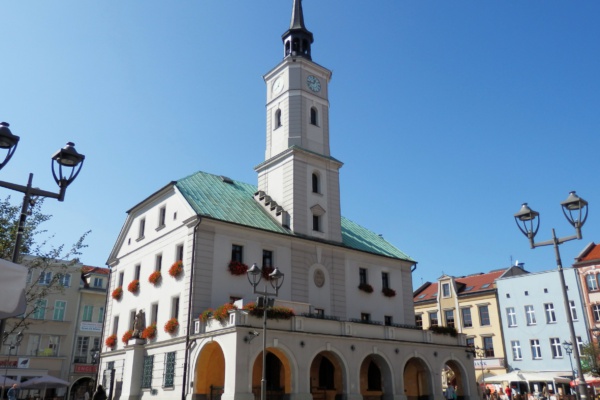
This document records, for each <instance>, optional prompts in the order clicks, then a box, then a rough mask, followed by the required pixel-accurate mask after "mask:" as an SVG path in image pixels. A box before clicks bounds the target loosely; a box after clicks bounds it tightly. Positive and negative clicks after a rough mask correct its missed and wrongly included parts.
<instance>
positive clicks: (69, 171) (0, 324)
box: [0, 122, 85, 332]
mask: <svg viewBox="0 0 600 400" xmlns="http://www.w3.org/2000/svg"><path fill="white" fill-rule="evenodd" d="M9 126H10V125H9V124H8V123H6V122H0V149H3V150H6V156H5V157H4V160H3V161H2V162H0V169H2V168H4V166H5V165H6V164H7V163H8V161H10V159H11V158H12V156H13V154H14V153H15V150H16V149H17V145H18V144H19V139H20V138H19V136H16V135H13V134H12V132H11V131H10V129H9ZM74 146H75V145H74V144H73V143H72V142H68V143H67V145H66V146H65V147H63V148H62V149H60V150H58V151H57V152H56V153H54V154H53V155H52V164H51V167H52V175H53V176H54V181H55V182H56V184H57V185H58V187H59V189H60V190H59V192H58V193H54V192H49V191H46V190H41V189H38V188H34V187H32V186H31V185H32V181H33V174H31V173H30V174H29V180H28V181H27V186H23V185H17V184H14V183H10V182H4V181H0V187H5V188H7V189H11V190H16V191H17V192H21V193H23V194H24V196H23V204H22V206H21V215H20V218H19V223H18V225H17V237H16V239H15V247H14V249H13V256H12V262H14V263H17V262H18V261H19V255H20V248H21V242H22V240H23V231H24V230H25V221H26V219H27V213H28V211H29V207H30V206H32V205H33V204H35V199H36V198H37V197H49V198H53V199H57V200H58V201H64V199H65V193H66V191H67V187H68V186H69V185H70V184H71V183H72V182H73V181H74V180H75V178H77V175H79V172H80V171H81V167H82V166H83V161H84V160H85V156H84V155H83V154H79V153H78V152H77V150H75V147H74ZM3 331H4V320H0V332H3Z"/></svg>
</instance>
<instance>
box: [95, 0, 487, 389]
mask: <svg viewBox="0 0 600 400" xmlns="http://www.w3.org/2000/svg"><path fill="white" fill-rule="evenodd" d="M282 39H283V60H282V61H281V62H280V63H279V64H278V65H277V66H275V67H274V68H273V69H272V70H271V71H269V72H267V74H266V75H265V76H264V80H265V84H266V90H267V100H266V101H267V103H266V113H267V124H266V131H267V132H266V133H267V134H266V152H265V159H264V161H263V162H262V163H261V164H259V165H258V166H256V167H255V170H256V172H257V174H258V185H251V184H247V183H243V182H239V181H236V180H234V179H231V178H229V177H225V176H220V175H214V174H209V173H206V172H197V173H194V174H192V175H190V176H187V177H185V178H182V179H178V180H176V181H173V182H170V183H168V184H167V185H166V186H164V187H162V188H161V189H160V190H158V191H156V192H155V193H153V194H151V195H150V196H149V197H147V198H145V199H144V200H142V201H141V202H140V203H139V204H137V205H135V206H134V207H133V208H131V209H130V210H129V211H128V212H127V218H126V221H125V223H124V225H123V228H122V230H121V232H120V234H119V236H118V238H117V241H116V243H115V245H114V248H113V250H112V252H111V254H110V256H109V260H108V265H109V266H110V268H111V281H110V289H109V299H108V302H107V307H106V320H105V326H104V333H103V346H102V354H101V357H100V375H99V380H100V383H103V384H104V385H105V387H107V391H108V392H109V393H111V395H112V396H113V398H114V399H142V398H153V396H154V398H158V399H201V400H212V399H222V400H255V399H260V398H261V392H263V391H264V390H266V393H265V396H266V397H263V399H265V398H266V399H269V400H288V399H289V400H346V399H347V400H362V399H368V400H375V399H381V400H392V399H394V400H422V399H441V398H443V390H444V389H445V387H446V386H448V385H450V384H451V385H454V386H455V387H456V390H457V394H458V397H459V399H475V398H476V397H477V396H478V392H477V386H476V382H475V373H474V370H473V360H472V355H471V353H470V352H469V351H466V350H468V349H467V347H466V340H465V336H464V335H461V334H458V335H454V336H453V335H452V334H442V333H440V332H433V331H430V330H423V329H421V328H420V327H417V326H416V325H415V312H414V306H413V298H412V297H413V296H412V293H413V292H412V276H411V274H412V270H413V269H414V268H415V266H416V261H415V260H413V259H412V258H411V257H409V256H408V255H406V254H405V253H404V252H402V251H400V250H399V249H397V248H396V247H395V246H393V245H392V244H390V243H388V242H387V241H386V240H385V239H383V238H382V237H381V236H379V235H377V234H375V233H373V232H372V231H370V230H368V229H367V228H365V227H363V226H360V225H359V224H357V223H355V222H353V221H352V220H350V219H348V218H345V217H343V216H342V215H341V211H340V210H341V207H340V202H341V198H340V187H339V172H340V168H341V167H342V162H341V161H339V160H337V159H336V158H334V157H333V156H332V154H331V149H330V146H329V143H330V140H329V139H330V138H329V83H330V80H331V77H332V74H331V71H330V70H328V69H327V68H325V67H323V66H321V65H319V64H317V63H315V62H314V61H313V60H312V45H313V34H312V33H311V32H310V31H309V30H308V29H307V28H306V26H305V22H304V15H303V10H302V3H301V0H293V6H292V18H291V23H290V27H289V29H288V30H287V31H286V32H284V34H283V36H282ZM258 137H263V136H262V135H258V134H257V138H258ZM255 263H256V264H257V267H259V268H260V269H261V273H260V274H259V275H257V276H256V277H255V278H258V277H261V276H262V277H263V278H262V281H261V282H260V283H259V284H258V285H257V287H256V290H257V291H259V292H265V291H266V292H268V293H269V298H270V299H274V300H275V302H274V306H272V307H271V304H270V302H269V301H267V302H265V304H264V305H265V306H267V307H268V312H269V314H268V317H269V318H268V319H267V330H266V336H265V334H264V331H263V320H262V316H263V313H262V310H261V305H263V303H261V302H257V299H256V294H254V288H253V286H252V284H251V282H252V281H251V279H250V276H249V275H248V269H249V267H250V266H251V265H252V264H255ZM253 270H255V269H253ZM269 274H271V275H269ZM277 274H283V277H281V278H280V279H279V280H270V278H272V277H273V275H277ZM276 286H278V287H277V290H275V287H276ZM263 347H264V348H266V352H265V354H264V357H263ZM263 360H264V361H263ZM263 362H264V363H265V367H266V368H265V373H266V376H265V378H266V379H265V381H264V382H263V383H264V385H261V381H262V371H263ZM261 386H264V388H262V389H261Z"/></svg>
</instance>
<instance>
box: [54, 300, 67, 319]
mask: <svg viewBox="0 0 600 400" xmlns="http://www.w3.org/2000/svg"><path fill="white" fill-rule="evenodd" d="M66 308H67V302H66V301H62V300H56V301H55V302H54V315H53V316H52V319H53V320H55V321H64V320H65V309H66Z"/></svg>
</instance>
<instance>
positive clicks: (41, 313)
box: [31, 299, 48, 319]
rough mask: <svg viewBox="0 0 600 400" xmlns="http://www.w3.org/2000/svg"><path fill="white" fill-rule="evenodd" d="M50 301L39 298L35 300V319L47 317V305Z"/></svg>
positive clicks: (33, 315)
mask: <svg viewBox="0 0 600 400" xmlns="http://www.w3.org/2000/svg"><path fill="white" fill-rule="evenodd" d="M47 305H48V301H47V300H46V299H38V300H37V301H36V302H35V311H34V312H33V314H32V315H31V318H33V319H44V318H45V317H46V307H47Z"/></svg>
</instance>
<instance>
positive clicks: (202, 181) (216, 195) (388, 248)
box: [175, 172, 414, 261]
mask: <svg viewBox="0 0 600 400" xmlns="http://www.w3.org/2000/svg"><path fill="white" fill-rule="evenodd" d="M175 185H176V186H177V188H178V189H179V191H180V192H181V194H182V195H183V196H184V198H185V199H186V200H187V201H188V203H189V204H190V206H191V207H192V208H193V209H194V211H195V212H196V213H197V214H199V215H202V216H204V217H208V218H212V219H216V220H221V221H226V222H231V223H234V224H239V225H245V226H248V227H251V228H257V229H262V230H266V231H271V232H276V233H282V234H286V235H292V236H298V235H295V234H294V233H293V232H292V231H291V230H289V229H286V228H284V227H282V226H281V225H279V223H277V221H275V220H274V219H273V218H271V216H270V215H269V214H267V212H266V211H265V210H264V209H263V208H262V207H261V205H260V204H259V203H258V202H256V201H255V200H254V193H256V192H257V190H258V189H257V188H256V186H254V185H249V184H247V183H243V182H238V181H234V180H230V179H229V178H225V177H221V176H218V175H212V174H208V173H206V172H197V173H195V174H193V175H190V176H188V177H186V178H183V179H180V180H178V181H177V182H176V183H175ZM311 239H313V240H315V239H314V238H311ZM342 241H343V245H344V246H345V247H348V248H352V249H355V250H360V251H366V252H369V253H374V254H378V255H382V256H386V257H392V258H399V259H402V260H407V261H414V260H412V259H411V258H410V257H409V256H407V255H406V254H404V253H403V252H402V251H400V250H398V249H397V248H396V247H394V246H393V245H391V244H390V243H388V242H387V241H385V240H384V239H383V238H382V237H381V236H379V235H377V234H375V233H374V232H371V231H370V230H368V229H366V228H364V227H362V226H360V225H358V224H356V223H354V222H352V221H350V220H348V219H346V218H343V217H342Z"/></svg>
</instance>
